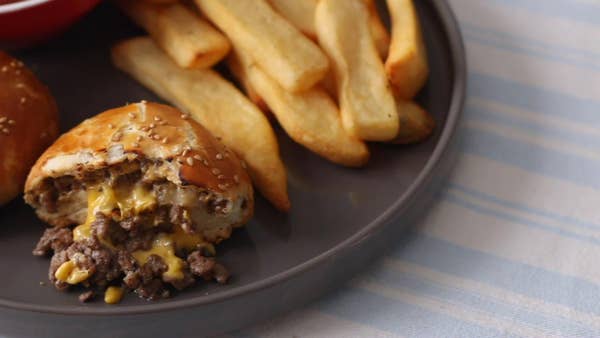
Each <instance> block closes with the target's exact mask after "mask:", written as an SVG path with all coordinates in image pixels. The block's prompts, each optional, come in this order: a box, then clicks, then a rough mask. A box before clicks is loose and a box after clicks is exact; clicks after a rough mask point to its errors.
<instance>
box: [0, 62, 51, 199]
mask: <svg viewBox="0 0 600 338" xmlns="http://www.w3.org/2000/svg"><path fill="white" fill-rule="evenodd" d="M56 136H58V110H57V108H56V103H55V102H54V99H53V98H52V95H51V94H50V92H49V91H48V88H46V87H45V86H44V85H43V84H42V83H41V82H40V81H39V80H38V79H37V78H36V77H35V75H33V73H32V72H30V71H29V70H28V69H27V68H25V66H24V65H23V63H22V62H21V61H19V60H16V59H14V58H12V57H11V56H10V55H8V54H6V53H3V52H1V51H0V205H1V204H3V203H5V202H8V201H9V200H11V199H13V198H14V197H16V196H17V195H18V193H19V192H20V191H21V189H22V187H23V183H24V181H25V177H26V176H27V172H29V169H30V168H31V166H32V165H33V163H34V162H35V160H36V159H37V157H38V156H39V155H40V154H41V153H42V152H43V151H44V149H46V147H47V146H49V145H50V143H52V141H54V139H55V138H56Z"/></svg>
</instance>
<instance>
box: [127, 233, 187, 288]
mask: <svg viewBox="0 0 600 338" xmlns="http://www.w3.org/2000/svg"><path fill="white" fill-rule="evenodd" d="M174 246H175V245H174V242H173V238H172V237H171V236H170V235H168V234H159V235H157V236H156V238H154V241H153V242H152V247H151V248H150V250H145V251H143V250H140V251H135V252H133V253H132V255H133V257H134V258H135V260H136V261H137V262H138V264H140V265H144V264H146V262H147V261H148V258H150V256H151V255H157V256H159V257H160V258H162V260H163V261H164V263H165V264H166V265H167V271H165V272H164V273H163V277H166V278H167V279H171V280H178V279H182V278H183V271H182V269H183V267H184V265H185V264H184V263H183V260H182V259H181V258H179V257H177V256H176V255H175V247H174Z"/></svg>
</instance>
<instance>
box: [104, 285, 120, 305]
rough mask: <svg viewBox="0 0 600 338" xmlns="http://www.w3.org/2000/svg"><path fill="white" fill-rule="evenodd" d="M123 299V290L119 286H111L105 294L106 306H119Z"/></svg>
mask: <svg viewBox="0 0 600 338" xmlns="http://www.w3.org/2000/svg"><path fill="white" fill-rule="evenodd" d="M121 298H123V288H122V287H118V286H109V287H108V289H106V291H105V292H104V302H105V303H106V304H117V303H118V302H120V301H121Z"/></svg>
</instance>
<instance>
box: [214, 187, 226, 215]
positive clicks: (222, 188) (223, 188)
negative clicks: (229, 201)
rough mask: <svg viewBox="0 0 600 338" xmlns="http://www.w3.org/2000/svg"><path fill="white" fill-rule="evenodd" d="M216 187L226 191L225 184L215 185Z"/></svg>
mask: <svg viewBox="0 0 600 338" xmlns="http://www.w3.org/2000/svg"><path fill="white" fill-rule="evenodd" d="M217 187H219V189H221V190H225V189H227V186H226V185H225V184H221V183H219V184H217ZM219 208H220V207H219ZM215 209H216V208H215Z"/></svg>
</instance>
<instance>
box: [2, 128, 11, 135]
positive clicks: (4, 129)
mask: <svg viewBox="0 0 600 338" xmlns="http://www.w3.org/2000/svg"><path fill="white" fill-rule="evenodd" d="M2 132H3V133H5V134H6V135H8V133H10V130H8V128H2Z"/></svg>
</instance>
